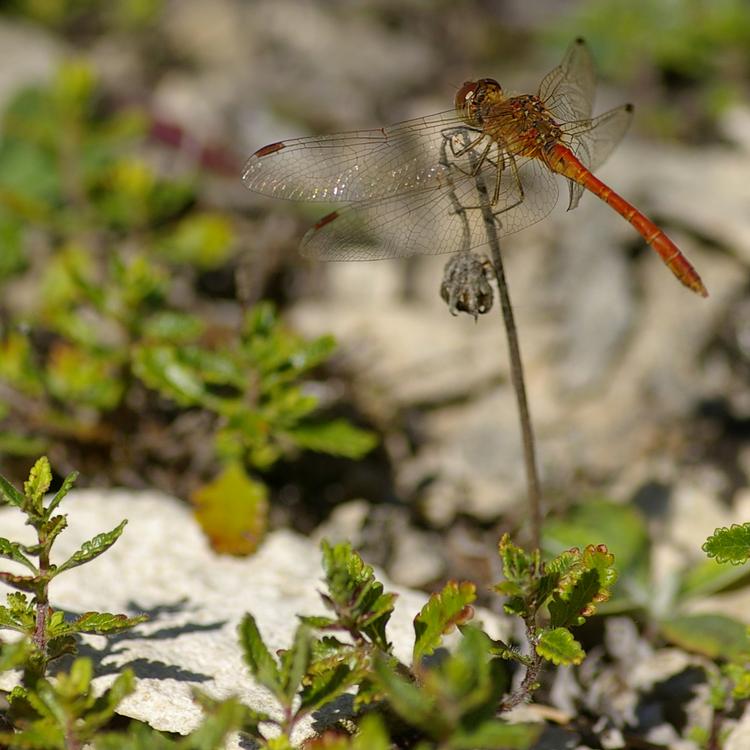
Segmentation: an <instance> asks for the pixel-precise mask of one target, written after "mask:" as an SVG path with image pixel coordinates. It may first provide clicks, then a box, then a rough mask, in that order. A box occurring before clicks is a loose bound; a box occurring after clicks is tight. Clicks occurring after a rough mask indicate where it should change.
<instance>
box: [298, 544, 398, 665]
mask: <svg viewBox="0 0 750 750" xmlns="http://www.w3.org/2000/svg"><path fill="white" fill-rule="evenodd" d="M322 549H323V570H324V571H325V577H326V585H327V588H328V593H327V594H323V595H322V596H323V601H324V602H325V604H326V606H327V607H328V608H329V609H331V610H333V612H334V613H335V615H336V616H335V618H313V619H312V620H308V622H309V624H311V625H313V626H314V627H317V628H320V629H325V630H341V631H345V632H348V633H349V634H350V635H351V636H352V637H353V638H354V639H355V640H357V641H359V642H361V643H365V642H367V643H371V644H372V645H373V646H376V647H377V648H379V649H381V650H383V651H390V644H389V643H388V639H387V638H386V634H385V627H386V624H387V623H388V620H389V619H390V617H391V613H392V612H393V602H394V601H395V598H396V595H395V594H386V593H384V592H383V584H382V583H380V582H379V581H378V580H376V578H375V575H374V573H373V570H372V568H371V567H370V566H369V565H366V564H365V563H364V562H363V560H362V558H361V557H360V556H359V555H358V554H356V553H355V552H354V551H353V550H352V548H351V545H349V544H337V545H333V546H332V545H330V544H328V543H327V542H325V541H324V542H323V544H322Z"/></svg>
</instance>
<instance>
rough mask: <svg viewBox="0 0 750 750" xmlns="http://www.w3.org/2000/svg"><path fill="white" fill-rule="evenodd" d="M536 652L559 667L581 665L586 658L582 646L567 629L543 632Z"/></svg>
mask: <svg viewBox="0 0 750 750" xmlns="http://www.w3.org/2000/svg"><path fill="white" fill-rule="evenodd" d="M536 652H537V653H538V654H539V656H542V657H543V658H545V659H547V661H551V662H552V663H553V664H557V665H560V664H580V663H581V662H582V661H583V659H584V657H585V656H586V654H585V652H584V650H583V649H582V648H581V644H580V643H578V641H577V640H576V639H575V638H573V634H572V633H571V632H570V631H569V630H568V629H567V628H554V629H553V630H544V631H542V634H541V637H540V638H539V642H538V643H537V645H536Z"/></svg>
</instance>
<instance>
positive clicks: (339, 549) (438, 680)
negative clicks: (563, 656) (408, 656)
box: [240, 542, 539, 750]
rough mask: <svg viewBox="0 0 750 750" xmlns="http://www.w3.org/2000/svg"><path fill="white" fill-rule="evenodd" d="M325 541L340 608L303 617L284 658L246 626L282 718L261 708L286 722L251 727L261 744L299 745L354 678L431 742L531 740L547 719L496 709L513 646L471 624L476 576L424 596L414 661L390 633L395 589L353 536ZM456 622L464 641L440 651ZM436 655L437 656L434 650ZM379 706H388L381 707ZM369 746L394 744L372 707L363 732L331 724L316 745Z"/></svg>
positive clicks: (332, 600)
mask: <svg viewBox="0 0 750 750" xmlns="http://www.w3.org/2000/svg"><path fill="white" fill-rule="evenodd" d="M321 547H322V551H323V568H324V571H325V579H326V588H327V590H326V592H325V593H322V594H321V597H322V599H323V601H324V602H325V604H326V606H327V607H328V608H330V609H332V610H333V612H334V617H301V618H300V619H301V620H302V624H301V625H300V626H299V627H298V629H297V632H296V635H295V637H294V642H293V644H292V646H291V648H290V649H289V650H288V651H282V652H280V657H279V658H278V659H277V658H274V656H272V654H271V652H270V650H269V648H268V647H267V646H266V644H265V643H264V641H263V639H262V637H261V635H260V632H259V630H258V627H257V625H256V623H255V620H254V619H253V617H252V616H251V615H247V616H246V617H245V618H244V620H243V621H242V624H241V626H240V641H241V643H242V646H243V651H244V654H245V662H246V664H247V665H248V667H249V669H250V672H251V673H252V675H253V677H254V678H255V679H256V680H257V681H258V682H259V683H260V684H261V685H263V686H264V687H266V688H267V689H268V690H269V691H270V692H271V693H272V694H273V696H274V697H275V698H276V700H277V702H278V703H279V705H280V708H281V710H280V712H279V714H280V715H281V716H282V717H283V718H282V719H271V718H269V717H267V716H263V717H260V716H259V717H258V719H259V721H261V720H262V721H271V722H272V723H275V724H277V726H278V727H279V729H280V731H281V737H280V738H276V740H269V739H267V738H266V736H265V734H264V733H263V731H261V729H260V728H258V727H256V728H255V730H251V731H249V733H250V734H251V736H252V737H253V738H254V739H255V740H256V741H258V742H260V744H261V747H263V748H268V749H269V750H271V749H273V748H277V747H281V748H287V747H290V745H289V744H288V743H289V738H290V736H291V731H292V729H293V727H294V726H295V724H296V723H297V722H298V721H299V719H300V718H301V716H303V715H305V714H306V713H309V712H310V711H312V710H316V709H318V708H320V707H321V706H323V705H325V704H327V703H330V701H331V700H333V699H334V698H336V697H338V696H339V695H340V694H341V693H342V692H343V691H344V690H347V689H349V688H351V687H352V686H354V685H357V686H358V700H357V704H358V705H359V706H360V707H361V706H368V707H371V706H372V704H373V703H375V702H379V703H384V704H386V705H387V707H388V710H387V711H386V713H388V712H391V713H395V714H396V715H398V716H399V718H400V720H401V721H402V722H403V723H404V724H406V725H408V726H409V727H410V728H411V730H412V731H416V732H418V733H419V735H420V736H422V737H423V738H424V741H423V742H422V744H420V745H419V747H420V748H423V750H429V748H438V747H439V748H441V749H445V750H449V749H450V750H452V749H455V750H464V749H465V750H470V749H471V748H477V749H479V748H527V747H529V746H530V745H531V743H532V742H533V741H534V739H535V737H536V736H537V735H538V733H539V728H532V727H528V726H525V725H517V724H516V725H509V724H507V723H505V722H504V721H502V720H500V719H499V718H497V714H498V711H499V710H500V709H501V705H502V703H501V698H502V696H503V694H504V692H505V690H506V689H507V682H508V681H507V676H506V669H505V663H504V659H506V658H508V657H507V653H506V652H507V649H506V648H504V647H503V648H498V645H497V643H495V642H494V641H492V640H491V639H490V638H489V637H488V636H487V635H486V634H485V633H484V632H483V631H481V630H480V629H479V628H477V627H472V626H465V623H466V621H467V620H468V619H470V618H471V617H472V615H473V609H472V607H471V606H470V603H471V602H472V601H474V598H475V596H476V591H475V587H474V585H473V584H469V583H456V582H449V583H448V584H446V586H445V587H444V588H443V590H442V591H441V592H439V593H438V594H435V595H434V596H432V597H431V598H430V599H429V601H428V602H427V603H426V604H425V605H424V607H423V608H422V610H421V611H420V612H419V613H418V614H417V616H416V617H415V619H414V631H415V636H416V639H415V640H416V642H415V646H414V659H413V663H412V665H411V666H408V665H404V664H401V663H399V662H398V661H397V660H396V659H395V658H394V656H393V654H392V653H391V647H390V644H389V642H388V638H387V634H386V632H385V631H386V626H387V623H388V619H389V618H390V615H391V612H392V610H393V600H394V595H393V594H390V593H386V592H384V590H383V585H382V584H381V583H380V582H379V581H377V579H376V578H375V576H374V573H373V570H372V568H371V567H370V566H369V565H366V564H365V563H364V562H363V561H362V559H361V558H360V557H359V555H357V554H356V553H355V552H354V551H353V550H352V548H351V546H350V545H349V544H347V543H341V544H337V545H330V544H328V543H327V542H323V543H322V545H321ZM456 626H459V627H460V628H461V634H460V637H459V641H458V645H457V646H456V648H455V650H454V651H453V653H451V654H449V655H441V658H439V659H438V658H436V657H437V654H436V653H435V649H436V648H437V647H438V646H439V645H440V643H441V641H442V636H443V634H445V633H447V632H449V631H450V630H452V629H453V628H454V627H456ZM314 630H319V631H321V632H323V633H327V632H335V631H345V632H346V633H347V634H348V635H349V637H350V640H349V641H340V640H338V639H336V638H333V637H331V636H330V635H324V636H323V637H322V638H318V637H314V636H313V631H314ZM429 654H433V658H432V659H430V660H427V659H425V658H424V657H425V656H427V655H429ZM363 693H364V695H363ZM375 709H376V711H377V712H378V713H382V710H381V708H379V707H377V706H376V707H375ZM276 742H280V743H281V744H280V745H277V744H276ZM368 743H370V744H368ZM365 747H367V748H368V750H369V748H371V747H372V748H387V747H390V740H389V738H388V733H387V731H386V730H385V728H384V727H383V725H382V723H381V721H380V720H379V719H376V718H374V717H373V716H366V717H365V719H364V720H363V721H362V723H361V727H360V730H359V732H358V733H357V734H356V735H355V736H354V737H343V736H341V735H340V734H337V733H333V734H331V733H329V734H325V735H323V736H321V737H320V738H318V739H317V740H315V741H313V743H312V744H311V745H310V748H311V750H313V749H314V748H319V749H320V750H326V749H329V750H360V749H362V748H365Z"/></svg>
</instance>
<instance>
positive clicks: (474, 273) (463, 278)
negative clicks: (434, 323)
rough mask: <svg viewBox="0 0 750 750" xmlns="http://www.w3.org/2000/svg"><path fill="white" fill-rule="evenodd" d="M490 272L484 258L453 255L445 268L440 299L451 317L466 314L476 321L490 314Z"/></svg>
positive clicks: (461, 254) (491, 297)
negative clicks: (445, 304) (488, 312)
mask: <svg viewBox="0 0 750 750" xmlns="http://www.w3.org/2000/svg"><path fill="white" fill-rule="evenodd" d="M489 269H490V263H489V261H488V260H487V258H485V257H484V256H479V255H475V254H474V253H470V252H463V253H459V254H458V255H454V256H453V257H452V258H451V259H450V260H449V261H448V262H447V263H446V264H445V270H444V271H443V282H442V284H441V285H440V296H441V297H442V298H443V299H444V300H445V301H446V302H447V303H448V309H449V310H450V311H451V314H452V315H457V314H458V313H460V312H465V313H468V314H469V315H473V316H474V320H476V319H477V317H478V316H479V315H483V314H484V313H486V312H487V311H488V310H490V308H491V307H492V299H493V296H492V287H491V286H490V282H489V276H488V271H489Z"/></svg>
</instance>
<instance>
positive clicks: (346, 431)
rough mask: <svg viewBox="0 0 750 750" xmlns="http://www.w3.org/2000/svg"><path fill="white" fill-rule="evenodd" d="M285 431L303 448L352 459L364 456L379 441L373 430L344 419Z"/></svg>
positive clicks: (300, 426) (305, 425)
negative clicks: (370, 430) (364, 428)
mask: <svg viewBox="0 0 750 750" xmlns="http://www.w3.org/2000/svg"><path fill="white" fill-rule="evenodd" d="M285 432H286V434H287V435H289V437H290V438H291V439H292V440H293V441H294V442H295V443H296V444H297V445H298V446H300V447H301V448H307V449H308V450H312V451H318V452H319V453H329V454H331V455H333V456H344V457H345V458H352V459H357V458H362V456H364V455H365V454H367V453H369V452H370V451H371V450H372V449H373V448H374V447H375V446H376V445H377V442H378V439H377V437H376V436H375V435H374V434H373V433H372V432H368V431H367V430H361V429H359V428H358V427H354V426H353V425H351V424H349V423H348V422H346V421H345V420H343V419H336V420H334V421H332V422H323V423H321V424H303V425H298V426H297V427H293V428H291V429H287V430H285Z"/></svg>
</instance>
